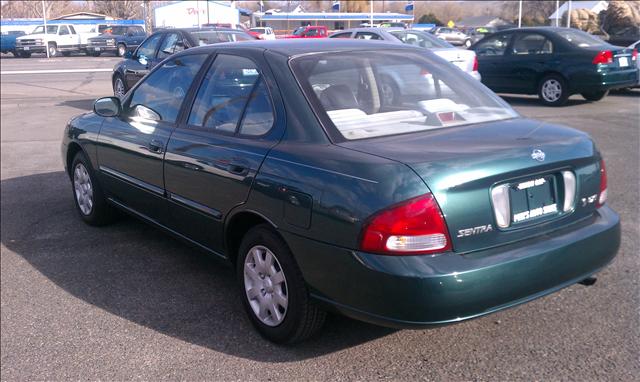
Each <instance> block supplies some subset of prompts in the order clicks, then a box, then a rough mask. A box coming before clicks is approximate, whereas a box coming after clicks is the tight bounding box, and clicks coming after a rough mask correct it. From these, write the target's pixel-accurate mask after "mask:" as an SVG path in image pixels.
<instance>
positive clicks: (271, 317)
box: [244, 245, 289, 326]
mask: <svg viewBox="0 0 640 382" xmlns="http://www.w3.org/2000/svg"><path fill="white" fill-rule="evenodd" d="M244 290H245V292H246V295H247V300H248V301H249V305H250V306H251V310H253V313H254V315H255V316H256V318H258V320H260V322H262V323H263V324H265V325H267V326H278V325H280V324H281V323H282V321H284V318H285V316H286V314H287V306H288V304H289V289H288V288H287V279H286V278H285V276H284V272H283V271H282V267H281V266H280V263H279V262H278V259H277V258H276V256H275V255H274V254H273V252H271V250H269V248H267V247H265V246H262V245H256V246H254V247H253V248H251V249H250V250H249V252H248V253H247V256H246V257H245V260H244Z"/></svg>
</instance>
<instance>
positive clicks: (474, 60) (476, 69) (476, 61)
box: [472, 56, 478, 72]
mask: <svg viewBox="0 0 640 382" xmlns="http://www.w3.org/2000/svg"><path fill="white" fill-rule="evenodd" d="M472 71H473V72H477V71H478V56H475V57H473V70H472Z"/></svg>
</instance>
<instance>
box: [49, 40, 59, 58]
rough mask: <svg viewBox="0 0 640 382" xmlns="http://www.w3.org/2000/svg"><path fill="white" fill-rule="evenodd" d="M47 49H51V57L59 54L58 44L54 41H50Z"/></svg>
mask: <svg viewBox="0 0 640 382" xmlns="http://www.w3.org/2000/svg"><path fill="white" fill-rule="evenodd" d="M47 49H48V50H49V57H56V56H57V55H58V46H57V45H56V44H54V43H49V45H48V47H47Z"/></svg>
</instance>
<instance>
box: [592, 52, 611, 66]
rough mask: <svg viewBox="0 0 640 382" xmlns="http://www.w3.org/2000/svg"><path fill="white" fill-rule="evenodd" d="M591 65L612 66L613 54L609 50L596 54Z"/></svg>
mask: <svg viewBox="0 0 640 382" xmlns="http://www.w3.org/2000/svg"><path fill="white" fill-rule="evenodd" d="M592 63H593V64H612V63H613V52H612V51H610V50H603V51H601V52H599V53H598V54H596V56H595V57H594V58H593V61H592Z"/></svg>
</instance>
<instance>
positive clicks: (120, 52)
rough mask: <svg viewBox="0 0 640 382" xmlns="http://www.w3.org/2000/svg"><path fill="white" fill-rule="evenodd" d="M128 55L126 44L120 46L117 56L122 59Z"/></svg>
mask: <svg viewBox="0 0 640 382" xmlns="http://www.w3.org/2000/svg"><path fill="white" fill-rule="evenodd" d="M125 53H127V47H126V46H124V44H118V50H117V51H116V56H118V57H122V56H124V54H125Z"/></svg>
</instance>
